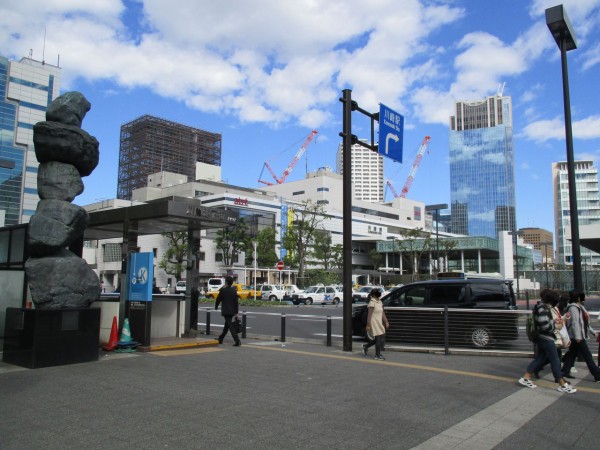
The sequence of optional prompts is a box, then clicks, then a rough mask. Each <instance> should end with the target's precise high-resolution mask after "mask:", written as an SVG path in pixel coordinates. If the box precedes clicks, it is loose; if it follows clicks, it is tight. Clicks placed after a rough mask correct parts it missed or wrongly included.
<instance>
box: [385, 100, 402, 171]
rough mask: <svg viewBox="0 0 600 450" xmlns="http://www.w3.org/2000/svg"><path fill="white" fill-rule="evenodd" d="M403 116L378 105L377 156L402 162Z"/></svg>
mask: <svg viewBox="0 0 600 450" xmlns="http://www.w3.org/2000/svg"><path fill="white" fill-rule="evenodd" d="M403 138H404V116H402V115H401V114H399V113H397V112H396V111H394V110H393V109H390V108H388V107H387V106H385V105H384V104H383V103H380V104H379V154H380V155H382V156H387V157H388V158H391V159H393V160H394V161H398V162H400V163H401V162H402V139H403Z"/></svg>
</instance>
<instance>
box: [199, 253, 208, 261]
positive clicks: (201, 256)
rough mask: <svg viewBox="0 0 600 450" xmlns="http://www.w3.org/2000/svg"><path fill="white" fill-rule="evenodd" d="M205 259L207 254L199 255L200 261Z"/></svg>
mask: <svg viewBox="0 0 600 450" xmlns="http://www.w3.org/2000/svg"><path fill="white" fill-rule="evenodd" d="M204 258H206V254H205V253H204V252H200V253H198V259H199V260H200V261H204Z"/></svg>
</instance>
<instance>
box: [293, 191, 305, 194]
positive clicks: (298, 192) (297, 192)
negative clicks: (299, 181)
mask: <svg viewBox="0 0 600 450" xmlns="http://www.w3.org/2000/svg"><path fill="white" fill-rule="evenodd" d="M302 194H304V191H296V192H292V195H302Z"/></svg>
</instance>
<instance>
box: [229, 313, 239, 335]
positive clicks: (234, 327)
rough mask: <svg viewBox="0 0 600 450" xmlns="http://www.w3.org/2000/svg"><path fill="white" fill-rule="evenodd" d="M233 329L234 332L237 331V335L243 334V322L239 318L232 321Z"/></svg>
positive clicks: (236, 317)
mask: <svg viewBox="0 0 600 450" xmlns="http://www.w3.org/2000/svg"><path fill="white" fill-rule="evenodd" d="M231 327H232V328H233V331H235V333H236V334H239V333H241V332H242V321H241V320H240V318H239V317H238V316H235V318H234V319H233V320H232V322H231Z"/></svg>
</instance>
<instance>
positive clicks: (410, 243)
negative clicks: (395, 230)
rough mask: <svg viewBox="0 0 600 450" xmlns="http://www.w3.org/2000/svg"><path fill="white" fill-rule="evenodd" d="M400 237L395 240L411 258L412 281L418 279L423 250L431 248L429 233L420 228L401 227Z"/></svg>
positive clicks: (426, 250)
mask: <svg viewBox="0 0 600 450" xmlns="http://www.w3.org/2000/svg"><path fill="white" fill-rule="evenodd" d="M400 235H401V236H402V239H401V240H399V241H396V242H398V243H399V245H400V249H401V251H403V252H407V253H408V254H409V255H410V257H411V259H412V267H413V273H412V277H411V278H412V281H417V280H418V279H419V266H420V262H421V258H422V256H423V254H424V253H425V252H428V251H430V249H431V242H432V239H431V233H429V232H427V231H423V229H422V228H412V229H403V230H401V231H400Z"/></svg>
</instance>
